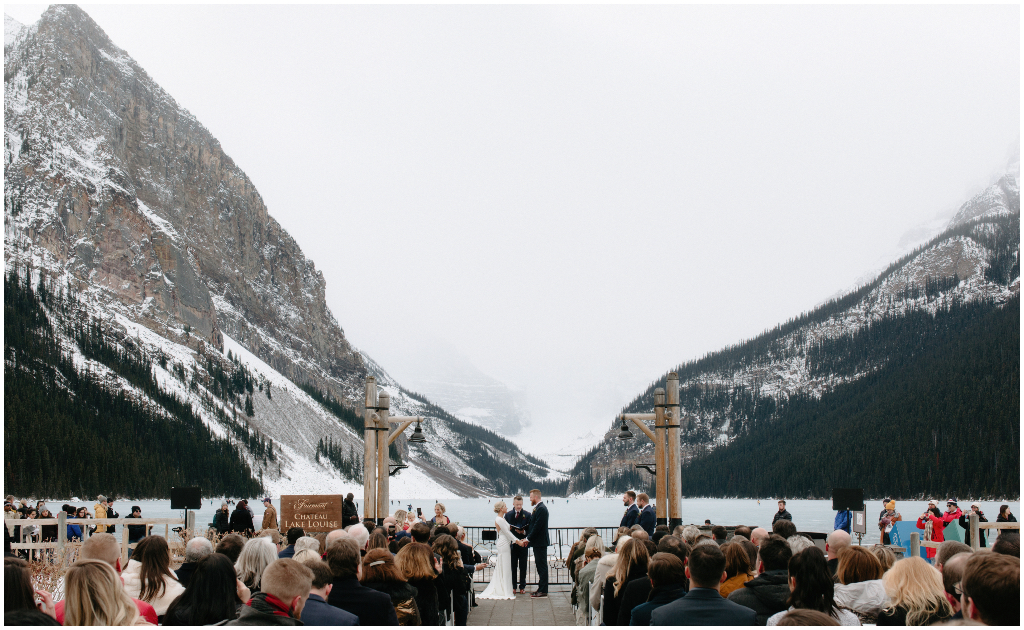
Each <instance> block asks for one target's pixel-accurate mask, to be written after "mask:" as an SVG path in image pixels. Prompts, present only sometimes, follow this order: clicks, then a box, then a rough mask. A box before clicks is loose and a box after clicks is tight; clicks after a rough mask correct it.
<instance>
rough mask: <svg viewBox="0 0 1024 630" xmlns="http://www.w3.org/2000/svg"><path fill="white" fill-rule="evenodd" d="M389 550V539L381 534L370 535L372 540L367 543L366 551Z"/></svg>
mask: <svg viewBox="0 0 1024 630" xmlns="http://www.w3.org/2000/svg"><path fill="white" fill-rule="evenodd" d="M387 548H388V537H387V536H385V535H384V534H382V533H380V532H373V533H372V534H370V538H369V539H368V540H367V541H366V550H367V551H370V550H372V549H387Z"/></svg>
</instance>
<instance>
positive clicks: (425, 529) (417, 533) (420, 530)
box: [409, 521, 430, 544]
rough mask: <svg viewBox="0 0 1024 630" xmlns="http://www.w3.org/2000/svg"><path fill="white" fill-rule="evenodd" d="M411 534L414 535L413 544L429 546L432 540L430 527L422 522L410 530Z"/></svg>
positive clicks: (415, 524)
mask: <svg viewBox="0 0 1024 630" xmlns="http://www.w3.org/2000/svg"><path fill="white" fill-rule="evenodd" d="M409 532H410V533H411V534H412V540H413V542H418V543H423V544H427V541H428V540H429V539H430V526H429V525H427V524H426V523H424V522H422V521H417V522H416V523H413V526H412V527H410V528H409Z"/></svg>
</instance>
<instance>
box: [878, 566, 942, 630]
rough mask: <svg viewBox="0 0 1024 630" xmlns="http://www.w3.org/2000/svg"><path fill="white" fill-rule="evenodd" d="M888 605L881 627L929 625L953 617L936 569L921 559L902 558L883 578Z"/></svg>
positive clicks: (880, 619) (882, 615)
mask: <svg viewBox="0 0 1024 630" xmlns="http://www.w3.org/2000/svg"><path fill="white" fill-rule="evenodd" d="M882 583H883V584H884V585H885V592H886V594H888V595H889V605H888V606H886V607H885V609H883V610H882V612H881V613H880V614H879V615H878V625H880V626H930V625H932V624H933V623H940V622H943V621H946V620H948V619H949V618H950V617H952V616H953V607H952V606H950V605H949V601H948V600H947V599H946V591H945V589H944V588H942V576H941V575H940V574H939V571H938V569H936V568H935V567H933V566H932V565H930V564H928V563H927V562H926V561H925V560H924V559H923V558H904V559H903V560H900V561H899V562H897V563H896V564H894V565H893V567H892V568H891V569H889V572H888V573H886V574H885V576H884V577H883V578H882Z"/></svg>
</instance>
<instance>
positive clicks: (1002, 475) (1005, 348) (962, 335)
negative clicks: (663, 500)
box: [682, 297, 1020, 498]
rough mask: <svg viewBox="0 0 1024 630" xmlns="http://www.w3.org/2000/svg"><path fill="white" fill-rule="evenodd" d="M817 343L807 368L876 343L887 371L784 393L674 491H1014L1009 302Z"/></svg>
mask: <svg viewBox="0 0 1024 630" xmlns="http://www.w3.org/2000/svg"><path fill="white" fill-rule="evenodd" d="M883 332H884V333H885V334H882V333H883ZM827 346H828V347H824V346H823V347H819V348H817V349H816V351H815V352H814V353H813V354H814V356H815V357H816V358H814V364H815V365H816V366H817V367H818V368H822V369H823V368H827V369H830V370H836V371H838V372H839V373H849V371H850V370H853V369H855V368H856V367H857V366H858V365H859V364H860V362H861V360H862V358H863V357H864V356H871V355H877V353H878V352H879V351H880V350H882V349H883V348H884V350H885V356H886V358H887V364H886V365H885V367H883V368H882V369H880V370H878V371H876V372H874V373H871V374H869V375H867V376H864V377H862V378H860V379H859V380H857V381H854V382H852V383H847V384H843V385H839V386H837V387H836V388H835V389H834V390H832V391H831V392H829V393H826V394H824V395H822V396H821V398H820V399H814V398H813V397H809V396H795V397H791V398H789V399H787V400H785V401H784V402H782V403H780V407H779V410H778V412H777V416H776V417H775V418H774V419H773V420H772V421H771V422H763V423H755V424H753V425H752V426H751V427H750V429H749V430H748V431H747V432H745V433H744V434H742V435H740V436H739V437H737V438H736V439H735V440H734V441H733V442H732V443H730V444H729V445H727V446H722V447H720V448H717V449H714V450H711V451H710V452H706V453H705V454H703V455H697V456H695V457H694V458H693V459H691V460H690V461H689V462H688V463H686V464H684V465H683V471H682V485H683V495H684V496H713V497H725V496H743V497H771V496H779V497H821V498H823V497H828V496H830V494H831V489H832V488H863V489H864V493H865V495H866V496H895V497H900V498H917V497H921V496H925V495H927V496H940V495H941V496H947V495H950V496H961V497H972V498H983V497H997V498H1001V497H1016V496H1019V495H1020V398H1019V393H1020V298H1019V297H1014V298H1013V299H1012V300H1010V301H1008V302H1007V303H1006V304H1004V305H1002V306H996V305H993V304H989V303H985V302H974V303H970V304H960V303H953V304H950V305H948V306H947V307H945V308H940V309H939V310H938V312H937V313H936V314H935V316H934V317H933V316H931V315H929V314H927V313H921V312H915V313H911V314H909V315H907V316H904V317H899V318H892V319H891V321H883V322H879V323H878V324H873V325H872V326H871V327H869V328H867V329H864V330H862V331H859V332H858V333H856V334H854V335H852V336H849V337H845V338H840V339H837V340H834V341H831V342H829V344H827Z"/></svg>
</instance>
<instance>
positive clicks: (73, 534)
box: [68, 523, 82, 540]
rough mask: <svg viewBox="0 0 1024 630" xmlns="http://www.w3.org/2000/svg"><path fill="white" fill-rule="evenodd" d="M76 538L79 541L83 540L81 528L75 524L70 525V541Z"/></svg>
mask: <svg viewBox="0 0 1024 630" xmlns="http://www.w3.org/2000/svg"><path fill="white" fill-rule="evenodd" d="M76 538H77V539H78V540H82V528H81V526H79V525H77V524H74V523H68V540H74V539H76Z"/></svg>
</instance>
